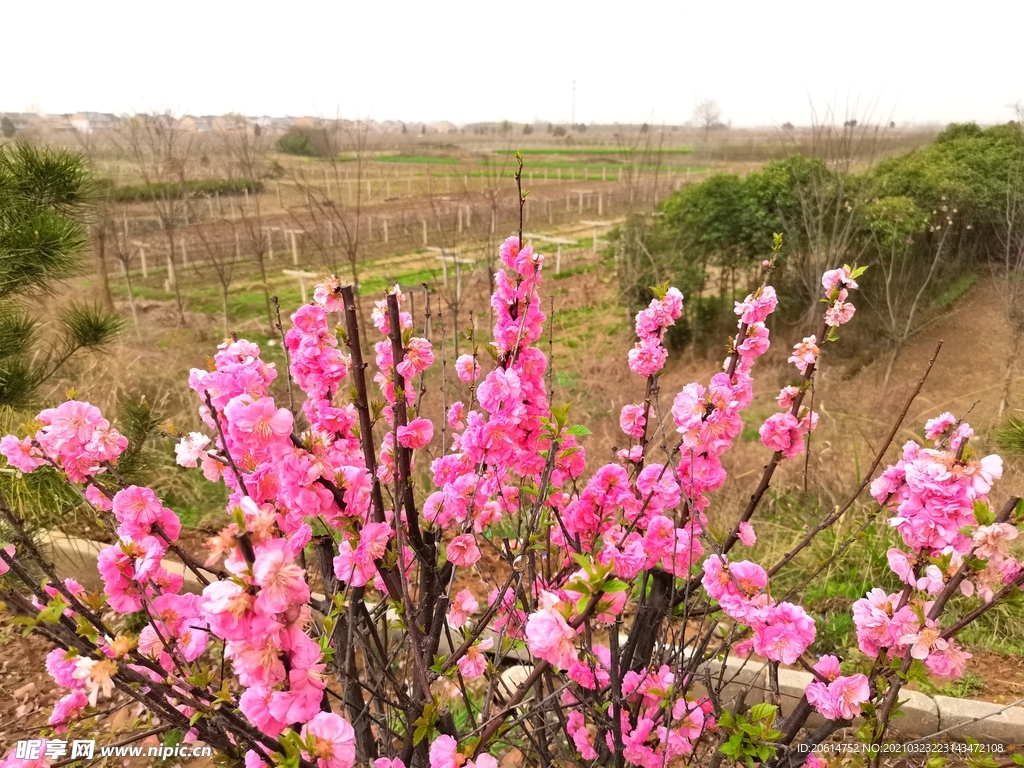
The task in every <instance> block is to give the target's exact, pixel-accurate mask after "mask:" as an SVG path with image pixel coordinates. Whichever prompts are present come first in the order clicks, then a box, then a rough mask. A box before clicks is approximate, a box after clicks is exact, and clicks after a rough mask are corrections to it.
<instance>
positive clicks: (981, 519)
mask: <svg viewBox="0 0 1024 768" xmlns="http://www.w3.org/2000/svg"><path fill="white" fill-rule="evenodd" d="M974 519H975V520H977V521H978V525H992V523H994V522H995V521H996V514H995V512H993V511H992V508H991V507H990V506H989V505H988V504H987V503H986V502H984V501H981V500H980V499H979V500H978V501H975V502H974Z"/></svg>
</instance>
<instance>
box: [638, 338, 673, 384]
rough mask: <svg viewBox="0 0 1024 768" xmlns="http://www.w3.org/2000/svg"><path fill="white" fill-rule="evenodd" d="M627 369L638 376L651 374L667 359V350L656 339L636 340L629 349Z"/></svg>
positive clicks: (660, 367)
mask: <svg viewBox="0 0 1024 768" xmlns="http://www.w3.org/2000/svg"><path fill="white" fill-rule="evenodd" d="M628 357H629V369H630V370H631V371H633V373H635V374H637V375H639V376H644V377H648V376H653V375H654V374H656V373H657V372H658V371H660V370H661V369H662V367H663V366H664V365H665V361H666V360H667V359H668V350H667V349H665V348H664V347H663V346H661V344H660V343H659V342H657V341H649V340H645V341H640V342H637V343H636V344H635V345H634V347H633V349H631V350H629V356H628Z"/></svg>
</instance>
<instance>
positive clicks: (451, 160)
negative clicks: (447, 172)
mask: <svg viewBox="0 0 1024 768" xmlns="http://www.w3.org/2000/svg"><path fill="white" fill-rule="evenodd" d="M374 160H375V162H378V163H415V164H417V165H458V164H459V163H461V162H463V161H462V159H461V158H458V157H430V156H427V155H384V156H382V157H376V158H374Z"/></svg>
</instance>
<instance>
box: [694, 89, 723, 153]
mask: <svg viewBox="0 0 1024 768" xmlns="http://www.w3.org/2000/svg"><path fill="white" fill-rule="evenodd" d="M693 122H694V125H696V126H697V127H698V128H700V129H702V130H703V131H704V143H705V144H706V143H707V141H708V133H709V132H710V131H712V130H713V129H715V128H717V127H718V126H719V125H721V124H722V108H721V107H719V106H718V102H717V101H715V100H714V99H703V100H702V101H700V102H699V103H698V104H697V106H695V107H694V108H693Z"/></svg>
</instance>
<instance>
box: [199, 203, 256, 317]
mask: <svg viewBox="0 0 1024 768" xmlns="http://www.w3.org/2000/svg"><path fill="white" fill-rule="evenodd" d="M240 229H244V224H242V225H241V226H239V225H238V223H237V222H235V221H234V220H220V221H216V222H204V223H201V224H198V225H196V226H195V227H194V228H193V231H194V232H195V233H196V234H197V235H198V236H199V241H200V243H202V246H203V253H204V254H205V256H206V258H205V259H203V260H202V263H201V264H200V262H199V261H193V262H192V266H193V269H195V270H196V273H197V274H198V275H200V276H201V277H205V276H206V272H207V270H209V271H210V272H213V274H214V276H215V277H216V279H217V284H218V285H219V286H220V304H221V312H222V314H223V319H224V336H225V337H226V336H227V335H228V334H229V333H230V332H231V318H230V317H229V315H228V293H229V291H230V289H231V282H232V279H233V278H234V272H235V257H234V254H233V253H232V250H231V249H232V246H233V244H234V243H236V242H238V240H237V238H238V235H239V231H240ZM229 232H230V233H231V235H232V242H229V243H227V244H225V243H224V241H223V236H224V235H225V234H227V233H229ZM225 246H226V247H225ZM263 285H264V288H266V279H264V281H263ZM268 304H269V299H268ZM268 311H269V310H268ZM270 327H271V328H273V327H274V325H273V322H271V325H270Z"/></svg>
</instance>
